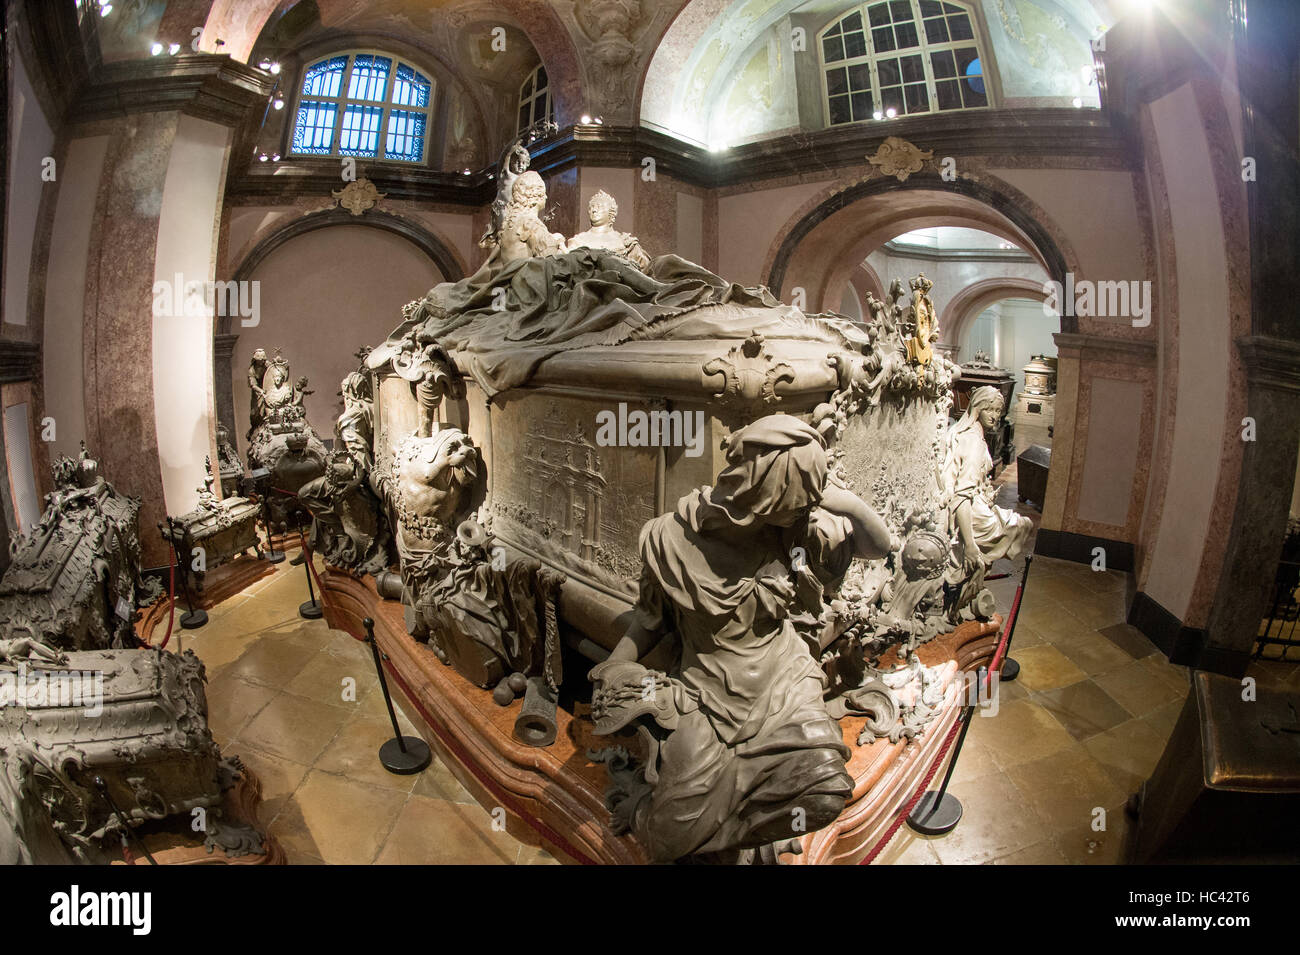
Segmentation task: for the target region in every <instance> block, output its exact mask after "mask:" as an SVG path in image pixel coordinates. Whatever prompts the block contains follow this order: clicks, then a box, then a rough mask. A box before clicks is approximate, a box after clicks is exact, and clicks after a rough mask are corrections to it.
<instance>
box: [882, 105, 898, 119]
mask: <svg viewBox="0 0 1300 955" xmlns="http://www.w3.org/2000/svg"><path fill="white" fill-rule="evenodd" d="M885 115H886V116H888V117H889V118H890V119H893V118H894V117H895V116H897V115H898V110H896V109H894V107H892V106H891V107H889V109H887V110H885Z"/></svg>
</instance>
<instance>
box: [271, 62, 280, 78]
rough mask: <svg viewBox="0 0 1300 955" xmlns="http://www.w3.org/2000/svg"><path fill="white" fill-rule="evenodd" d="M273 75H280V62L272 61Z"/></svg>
mask: <svg viewBox="0 0 1300 955" xmlns="http://www.w3.org/2000/svg"><path fill="white" fill-rule="evenodd" d="M271 75H272V76H279V75H280V64H279V63H272V64H271Z"/></svg>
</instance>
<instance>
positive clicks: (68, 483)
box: [0, 446, 140, 650]
mask: <svg viewBox="0 0 1300 955" xmlns="http://www.w3.org/2000/svg"><path fill="white" fill-rule="evenodd" d="M54 480H55V490H54V491H53V492H51V493H50V494H49V495H48V497H47V499H46V509H45V512H44V513H43V514H42V515H41V519H40V522H39V523H38V524H37V525H36V526H35V527H34V528H33V529H32V531H31V533H30V534H28V535H26V536H24V537H16V538H15V539H14V540H13V541H12V542H11V543H10V564H9V568H8V569H7V570H6V571H5V574H4V577H3V578H0V620H3V621H4V631H5V632H4V634H3V636H4V637H6V638H29V639H34V640H38V641H47V642H48V643H49V644H50V645H51V646H53V647H57V648H59V649H62V650H95V649H106V648H109V647H122V646H134V645H135V642H134V638H133V637H132V620H133V618H134V616H135V610H136V599H137V584H138V573H139V566H140V539H139V536H138V531H137V518H138V516H139V513H140V501H139V500H138V499H136V498H130V497H126V496H125V495H122V494H119V493H118V492H117V491H116V490H114V488H113V486H112V485H111V484H109V483H108V482H107V481H105V480H103V479H102V478H101V477H100V476H99V473H98V465H97V464H96V463H95V461H94V460H93V459H91V458H90V457H89V455H88V454H87V453H86V449H85V447H84V446H83V447H82V450H81V458H80V460H79V461H73V460H72V459H70V458H67V457H64V458H61V459H60V460H59V461H57V462H56V463H55V465H54Z"/></svg>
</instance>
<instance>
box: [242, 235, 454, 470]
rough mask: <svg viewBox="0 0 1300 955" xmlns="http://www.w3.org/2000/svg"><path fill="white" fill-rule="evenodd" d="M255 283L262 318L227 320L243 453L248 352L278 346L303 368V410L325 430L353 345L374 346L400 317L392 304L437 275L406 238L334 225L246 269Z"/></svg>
mask: <svg viewBox="0 0 1300 955" xmlns="http://www.w3.org/2000/svg"><path fill="white" fill-rule="evenodd" d="M251 279H252V280H256V281H259V282H260V283H261V286H260V288H261V314H262V318H261V323H260V324H259V325H258V326H256V327H254V328H236V329H235V330H236V331H238V333H239V341H238V342H237V343H236V345H235V354H234V357H233V360H232V374H233V377H234V391H235V416H236V419H237V421H236V427H237V430H238V435H237V437H238V439H239V450H240V453H241V454H246V452H247V442H245V440H244V432H245V431H246V430H247V428H248V386H247V383H246V376H247V374H248V363H249V360H250V359H251V358H252V355H253V351H254V350H255V349H257V348H264V349H266V352H267V354H268V355H271V356H273V355H274V354H275V349H276V348H277V347H279V348H281V349H283V354H284V357H285V358H286V359H288V361H289V366H290V369H291V371H292V373H293V377H294V378H297V377H298V376H299V375H306V376H307V377H308V378H309V379H310V384H309V386H308V387H310V388H312V389H314V390H315V392H316V393H315V394H313V395H309V396H308V398H307V418H308V420H309V421H310V422H311V424H312V426H313V427H314V428H315V429H316V431H317V432H318V433H319V434H320V435H321V437H322V438H329V437H332V436H333V434H334V420H335V418H337V417H338V413H339V410H340V408H339V399H338V394H337V392H338V388H339V382H340V381H342V380H343V377H344V376H345V375H346V374H348V373H349V372H351V371H355V370H356V366H357V360H356V358H355V357H354V352H356V351H357V349H358V348H360V347H361V346H362V345H377V344H379V343H380V342H381V341H383V340H384V338H385V337H387V335H388V333H389V332H391V331H392V330H393V329H394V328H396V327H397V325H398V324H399V323H400V322H401V320H402V316H401V309H402V306H403V305H405V304H406V303H407V302H410V301H412V300H414V299H418V298H420V297H421V296H422V295H424V293H425V292H427V291H428V290H429V289H430V288H431V287H432V286H434V285H436V284H437V283H438V282H440V281H442V276H441V275H440V274H439V273H438V270H437V268H436V267H435V266H434V264H433V263H432V262H431V261H429V259H427V258H426V257H425V256H424V254H423V253H422V252H421V251H420V250H419V249H417V248H416V247H415V246H414V245H412V244H411V243H410V242H408V241H407V240H405V239H403V238H401V237H400V236H398V235H395V234H393V233H389V232H384V231H382V230H379V229H372V228H368V227H365V226H333V227H330V228H325V229H317V230H316V231H314V232H308V233H306V234H305V235H301V236H298V237H296V238H293V239H290V240H289V241H288V242H286V243H285V244H284V245H282V246H280V248H278V249H276V250H275V251H274V252H272V253H271V254H270V255H269V256H267V257H266V259H265V260H264V261H263V262H262V263H261V264H260V265H258V267H257V268H256V269H255V270H254V271H253V273H252V275H251Z"/></svg>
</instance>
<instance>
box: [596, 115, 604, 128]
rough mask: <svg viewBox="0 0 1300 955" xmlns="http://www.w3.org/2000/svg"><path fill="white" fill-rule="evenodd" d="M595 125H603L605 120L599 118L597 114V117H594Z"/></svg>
mask: <svg viewBox="0 0 1300 955" xmlns="http://www.w3.org/2000/svg"><path fill="white" fill-rule="evenodd" d="M596 125H597V126H604V125H605V121H604V120H603V119H601V118H600V117H599V116H597V117H596Z"/></svg>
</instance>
